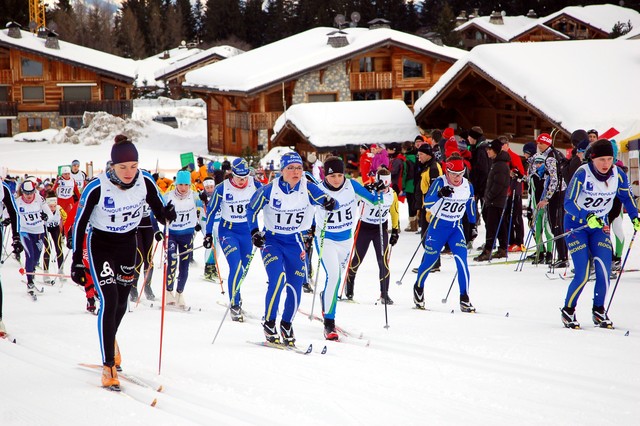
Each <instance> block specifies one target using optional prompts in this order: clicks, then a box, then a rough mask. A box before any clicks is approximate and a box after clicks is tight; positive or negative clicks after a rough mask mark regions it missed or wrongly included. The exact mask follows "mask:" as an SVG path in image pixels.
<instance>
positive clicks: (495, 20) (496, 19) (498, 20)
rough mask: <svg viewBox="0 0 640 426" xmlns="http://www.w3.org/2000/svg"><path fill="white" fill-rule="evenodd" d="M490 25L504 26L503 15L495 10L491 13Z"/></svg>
mask: <svg viewBox="0 0 640 426" xmlns="http://www.w3.org/2000/svg"><path fill="white" fill-rule="evenodd" d="M489 23H490V24H494V25H504V20H503V19H502V13H500V12H496V11H495V10H494V11H493V12H491V16H489Z"/></svg>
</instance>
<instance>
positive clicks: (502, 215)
mask: <svg viewBox="0 0 640 426" xmlns="http://www.w3.org/2000/svg"><path fill="white" fill-rule="evenodd" d="M506 209H507V204H506V203H505V205H504V207H502V213H500V220H499V221H498V227H497V228H496V234H495V235H494V236H493V241H492V242H491V247H490V248H489V259H487V260H488V261H489V263H491V256H492V255H493V248H494V247H495V245H496V241H498V235H500V227H501V226H502V219H503V218H504V211H505V210H506ZM499 245H500V242H499V241H498V246H499ZM485 250H486V247H485ZM507 251H509V247H507Z"/></svg>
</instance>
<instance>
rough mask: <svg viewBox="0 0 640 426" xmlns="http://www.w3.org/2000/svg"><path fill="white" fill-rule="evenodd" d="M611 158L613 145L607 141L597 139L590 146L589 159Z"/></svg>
mask: <svg viewBox="0 0 640 426" xmlns="http://www.w3.org/2000/svg"><path fill="white" fill-rule="evenodd" d="M598 157H613V145H611V142H609V140H608V139H598V140H597V141H595V142H594V143H593V144H591V158H598Z"/></svg>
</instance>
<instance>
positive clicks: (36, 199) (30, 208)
mask: <svg viewBox="0 0 640 426" xmlns="http://www.w3.org/2000/svg"><path fill="white" fill-rule="evenodd" d="M16 209H17V211H18V217H19V218H20V237H21V239H22V246H23V247H24V249H25V250H24V252H25V264H24V269H25V271H26V272H27V292H28V293H29V294H30V295H31V296H35V292H34V290H35V284H34V283H33V280H34V275H32V274H33V273H34V272H35V270H36V265H37V264H38V261H39V260H40V254H41V253H42V248H43V245H44V238H45V224H46V223H47V222H49V221H50V220H51V218H52V217H53V214H52V213H51V209H49V207H48V206H47V204H46V203H45V201H44V198H42V196H41V195H40V194H38V193H36V185H35V184H34V183H33V182H32V181H30V180H25V181H23V182H22V183H21V184H20V190H19V191H18V198H17V199H16Z"/></svg>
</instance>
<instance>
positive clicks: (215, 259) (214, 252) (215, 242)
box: [211, 236, 224, 294]
mask: <svg viewBox="0 0 640 426" xmlns="http://www.w3.org/2000/svg"><path fill="white" fill-rule="evenodd" d="M217 240H218V238H217V236H214V238H213V245H212V246H211V251H212V253H213V263H214V265H216V271H218V278H219V279H220V293H221V294H224V286H223V285H222V273H221V271H220V266H219V263H218V256H217V255H216V252H217V250H216V244H217Z"/></svg>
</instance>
